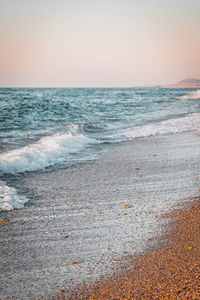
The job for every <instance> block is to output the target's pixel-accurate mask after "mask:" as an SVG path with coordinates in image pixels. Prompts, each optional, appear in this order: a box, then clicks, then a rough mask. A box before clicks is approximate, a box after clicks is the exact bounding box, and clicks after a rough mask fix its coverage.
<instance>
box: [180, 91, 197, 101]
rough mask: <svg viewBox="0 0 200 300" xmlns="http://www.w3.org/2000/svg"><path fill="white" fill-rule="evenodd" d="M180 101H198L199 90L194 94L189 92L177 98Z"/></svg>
mask: <svg viewBox="0 0 200 300" xmlns="http://www.w3.org/2000/svg"><path fill="white" fill-rule="evenodd" d="M179 99H180V100H190V99H192V100H196V99H200V90H196V91H194V92H189V93H187V94H186V95H183V96H181V97H179Z"/></svg>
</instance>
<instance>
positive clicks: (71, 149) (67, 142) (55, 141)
mask: <svg viewBox="0 0 200 300" xmlns="http://www.w3.org/2000/svg"><path fill="white" fill-rule="evenodd" d="M90 143H94V140H93V139H90V138H88V137H87V136H85V135H83V134H76V135H73V133H72V131H71V132H70V133H66V134H54V135H52V136H47V137H43V138H42V139H40V140H39V141H38V142H37V143H35V144H30V145H28V146H26V147H23V148H20V149H16V150H12V151H9V152H6V153H3V154H1V155H0V172H2V173H10V174H16V173H19V172H25V171H35V170H40V169H44V168H45V167H48V166H51V165H54V164H57V163H59V162H62V161H64V160H65V159H66V158H67V157H68V156H69V155H70V154H74V153H78V152H80V151H81V150H83V149H84V148H85V147H86V146H87V145H88V144H90Z"/></svg>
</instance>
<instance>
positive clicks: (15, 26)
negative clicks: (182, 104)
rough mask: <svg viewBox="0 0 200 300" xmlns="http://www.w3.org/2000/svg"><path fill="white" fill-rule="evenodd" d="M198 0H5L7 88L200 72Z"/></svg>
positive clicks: (167, 80) (172, 79)
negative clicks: (32, 0)
mask: <svg viewBox="0 0 200 300" xmlns="http://www.w3.org/2000/svg"><path fill="white" fill-rule="evenodd" d="M199 13H200V1H198V0H190V1H189V0H182V1H181V0H177V1H172V0H169V1H160V0H149V1H148V2H147V1H145V0H140V1H139V0H123V1H122V0H115V1H114V0H102V1H97V0H85V1H81V0H73V1H72V0H68V1H64V0H58V1H56V2H55V1H53V0H40V1H39V0H35V1H34V2H31V1H27V0H26V1H25V0H16V1H11V0H0V25H1V26H0V41H1V48H0V87H134V86H142V85H164V84H166V85H167V84H171V83H176V82H178V81H180V80H182V79H185V78H200V35H199V32H200V19H199Z"/></svg>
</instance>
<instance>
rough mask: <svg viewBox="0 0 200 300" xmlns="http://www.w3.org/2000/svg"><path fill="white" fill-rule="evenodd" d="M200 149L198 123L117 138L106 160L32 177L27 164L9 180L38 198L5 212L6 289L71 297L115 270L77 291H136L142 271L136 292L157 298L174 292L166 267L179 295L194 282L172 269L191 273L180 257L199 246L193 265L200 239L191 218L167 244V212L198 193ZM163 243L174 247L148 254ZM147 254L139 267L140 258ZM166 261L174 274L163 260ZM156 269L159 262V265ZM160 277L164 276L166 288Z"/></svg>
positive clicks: (0, 285) (0, 288)
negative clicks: (183, 129) (193, 127)
mask: <svg viewBox="0 0 200 300" xmlns="http://www.w3.org/2000/svg"><path fill="white" fill-rule="evenodd" d="M199 149H200V140H199V133H198V132H189V133H182V134H174V135H168V136H160V137H152V138H151V137H149V138H141V139H137V140H135V141H134V142H128V143H121V144H120V145H112V146H108V147H107V148H106V149H104V152H102V154H101V158H100V159H99V160H97V161H93V162H90V163H88V164H82V165H77V166H74V167H71V168H68V169H58V170H56V171H54V172H43V173H41V172H40V173H37V172H34V173H33V174H32V176H29V177H28V178H27V176H26V174H25V173H24V174H21V175H16V176H11V175H10V176H8V178H6V180H7V182H8V184H9V185H10V186H13V187H15V188H17V190H18V191H19V192H20V193H21V194H23V193H24V194H26V196H27V195H28V197H29V199H30V200H31V201H29V202H28V204H27V205H26V206H25V207H24V208H23V209H19V210H14V211H10V212H2V213H1V222H0V226H1V248H0V249H1V255H0V260H1V273H0V296H1V298H2V299H4V298H6V297H8V299H9V297H10V298H11V297H15V299H56V298H57V297H69V294H67V293H66V291H69V290H75V289H76V288H77V286H78V287H81V286H82V284H83V282H85V284H86V285H88V284H89V285H91V284H92V283H93V282H95V281H97V280H99V279H100V278H104V279H105V278H115V279H113V281H109V280H108V281H106V282H104V281H100V283H99V284H97V286H95V291H94V290H93V287H90V290H88V291H87V293H88V294H87V293H86V294H79V295H78V298H77V299H81V297H82V298H83V299H87V298H89V297H90V296H91V299H92V297H93V298H94V299H99V298H98V297H100V296H102V299H114V298H116V299H120V298H119V297H121V298H122V299H128V297H136V296H134V294H133V290H131V289H130V284H131V286H132V283H133V282H135V279H134V278H135V277H134V276H136V277H137V279H138V283H137V284H136V288H135V290H134V291H135V292H136V291H137V294H136V295H138V298H137V297H136V298H135V299H143V298H144V299H145V297H147V299H148V297H149V296H146V295H150V293H151V294H152V297H154V298H156V295H157V293H158V292H159V291H162V293H165V289H164V287H166V286H167V285H168V284H167V282H168V279H167V278H168V277H167V274H171V275H169V276H170V278H171V279H170V280H171V281H170V282H172V283H173V282H174V287H175V286H176V290H173V293H174V294H172V295H176V293H177V292H178V289H185V286H186V285H185V284H183V285H182V283H181V284H180V285H176V284H175V282H176V281H175V279H173V278H175V277H176V280H179V278H180V282H182V281H181V280H182V279H181V278H182V277H181V276H182V275H180V274H182V273H179V275H177V276H176V270H178V269H176V267H177V264H178V265H179V264H180V261H179V263H177V264H175V260H174V261H173V259H176V257H180V260H181V261H183V260H184V261H185V259H186V257H190V254H191V253H193V252H191V251H194V253H196V255H197V256H196V258H195V255H193V254H192V259H193V258H194V260H193V262H192V263H191V267H194V264H193V263H196V264H198V263H199V262H198V251H196V250H195V249H198V248H197V245H195V244H193V243H194V242H195V241H193V240H191V239H188V241H187V238H186V234H185V235H184V238H183V237H182V236H181V235H179V233H178V232H179V231H180V230H181V228H185V227H186V225H184V226H182V227H180V230H179V231H178V230H177V235H175V237H174V240H173V239H172V241H171V242H169V244H167V245H166V242H167V240H168V238H167V235H166V233H167V232H168V230H169V228H170V227H169V226H170V224H171V220H172V218H171V216H168V217H167V215H165V217H161V216H162V215H163V214H167V213H169V212H171V211H173V210H174V209H178V210H180V209H183V208H184V207H185V205H186V206H187V205H188V201H189V202H190V201H192V199H194V198H195V197H198V196H199ZM194 211H196V210H194ZM184 215H187V210H186V211H185V212H184V211H183V213H181V217H182V216H184ZM189 216H190V214H189ZM178 220H179V219H178ZM180 220H181V219H180ZM196 220H197V219H196ZM177 222H179V223H180V221H177ZM184 222H186V221H184ZM190 223H191V222H190ZM177 224H178V223H177ZM184 224H186V223H184ZM177 228H179V227H177ZM196 229H198V227H196ZM188 230H190V229H189V228H188ZM188 232H189V231H188ZM175 233H176V232H175ZM178 236H180V238H179V237H178ZM196 236H197V235H196ZM193 237H194V235H193ZM180 240H183V244H185V245H186V246H185V247H186V248H183V244H180V243H179V242H180ZM196 242H197V243H198V240H196ZM179 244H180V246H179V247H180V248H179V250H177V251H179V252H178V253H179V254H178V255H177V256H176V257H174V258H173V255H172V257H171V258H170V259H169V258H167V261H168V263H167V261H166V263H165V264H164V257H166V256H167V254H166V253H167V251H171V253H172V254H173V253H175V252H174V251H175V250H174V248H172V246H173V245H174V247H175V246H176V245H179ZM168 245H169V248H168ZM160 246H165V247H164V248H162V247H161V248H159V250H156V251H155V252H154V250H153V252H151V254H145V253H149V251H150V250H152V249H157V247H160ZM166 247H167V248H166ZM170 247H171V248H170ZM189 247H192V249H188V248H189ZM170 249H172V250H170ZM182 249H184V253H187V255H186V256H181V255H185V254H184V253H182ZM185 250H187V252H185ZM195 251H196V252H195ZM142 253H143V254H145V255H144V256H143V255H142V256H140V257H141V259H140V260H138V262H137V266H135V265H134V264H135V260H134V259H133V258H134V257H136V256H138V255H141V254H142ZM168 255H169V254H168ZM162 257H163V258H162ZM127 258H128V259H127ZM158 258H159V260H160V261H159V260H158ZM162 259H163V261H162ZM147 262H148V263H147ZM155 262H156V264H155ZM186 263H187V261H186ZM147 264H148V265H149V267H147ZM167 265H168V266H169V268H170V270H171V271H170V272H172V273H170V272H168V273H167V272H165V269H162V268H166V267H167ZM173 266H176V267H175V268H174V269H173ZM136 267H137V272H135V271H134V270H136ZM197 267H198V266H197ZM155 268H157V270H159V268H160V270H159V272H158V273H156V271H155ZM148 269H149V272H150V273H148V272H147V270H148ZM144 270H145V272H144ZM127 272H128V273H127ZM129 272H130V273H129ZM173 272H174V273H173ZM177 272H179V271H177ZM195 272H196V271H195ZM146 273H147V275H145V274H146ZM120 274H123V275H120ZM124 274H127V275H126V276H124ZM129 274H130V275H129ZM133 274H135V275H134V276H133ZM148 274H149V275H148ZM150 274H151V275H150ZM156 274H157V275H156ZM186 274H187V272H186ZM195 274H196V273H195ZM153 275H154V276H153ZM161 275H162V276H163V277H162V276H161ZM113 276H115V277H113ZM127 276H128V277H127ZM143 276H144V277H143ZM145 276H146V277H145ZM148 276H150V277H151V279H152V282H150V283H149V284H147V283H148V279H149V277H148ZM156 276H157V277H156ZM173 276H174V277H173ZM187 276H189V275H187ZM195 276H197V275H195ZM128 278H129V279H128ZM187 278H189V277H187ZM158 279H159V280H163V282H165V283H163V286H162V287H161V288H160V289H159V280H158ZM164 280H166V281H164ZM186 280H188V281H189V279H186ZM196 280H198V279H197V278H196ZM156 282H157V285H156ZM141 283H142V285H141ZM144 283H145V284H144ZM115 284H116V286H115ZM139 284H140V287H139ZM102 286H103V289H102ZM117 286H118V289H116V287H117ZM188 287H189V284H188V285H187V286H186V289H185V290H183V291H184V293H186V292H188ZM172 289H173V286H172ZM62 291H64V292H65V293H62ZM90 291H91V293H90ZM111 292H113V294H112V293H111ZM135 292H134V293H135ZM142 293H144V294H143V295H142ZM145 293H146V294H145ZM147 293H148V294H147ZM181 293H182V291H181ZM85 295H86V296H85ZM160 295H164V294H160ZM95 297H96V298H95ZM109 297H110V298H109ZM112 297H113V298H112ZM75 298H76V296H75V295H73V296H72V298H71V299H75ZM58 299H59V298H58ZM130 299H132V298H130ZM133 299H134V298H133ZM172 299H174V298H172Z"/></svg>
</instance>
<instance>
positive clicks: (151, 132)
mask: <svg viewBox="0 0 200 300" xmlns="http://www.w3.org/2000/svg"><path fill="white" fill-rule="evenodd" d="M198 129H200V114H199V113H195V114H189V115H188V116H185V117H181V118H176V119H168V120H164V121H161V122H156V123H151V124H148V125H143V126H138V127H135V128H133V129H130V130H128V131H124V132H121V133H119V134H115V135H113V136H110V138H114V139H115V138H117V140H118V139H119V138H123V137H124V138H126V139H129V140H130V139H133V138H138V137H148V136H156V135H163V134H172V133H180V132H185V131H191V130H198ZM107 138H108V137H107Z"/></svg>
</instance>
